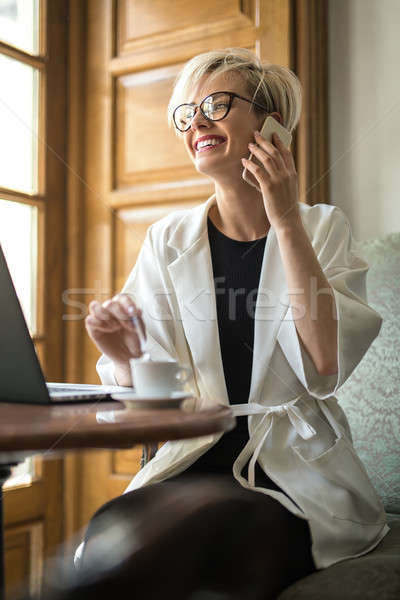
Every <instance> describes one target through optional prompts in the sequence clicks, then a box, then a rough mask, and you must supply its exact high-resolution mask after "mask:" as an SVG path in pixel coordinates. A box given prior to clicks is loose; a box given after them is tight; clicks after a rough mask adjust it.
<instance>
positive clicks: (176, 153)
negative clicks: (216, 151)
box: [115, 65, 195, 187]
mask: <svg viewBox="0 0 400 600" xmlns="http://www.w3.org/2000/svg"><path fill="white" fill-rule="evenodd" d="M179 66H180V65H179ZM177 72H178V65H177V66H174V68H171V67H168V68H163V69H155V70H146V71H144V72H142V73H135V74H132V75H126V76H124V77H120V78H119V79H118V80H117V85H116V98H115V102H116V110H117V118H116V127H115V145H116V165H115V170H116V183H115V186H116V187H122V186H124V185H134V184H137V183H142V182H154V181H160V180H161V181H170V180H175V181H177V180H178V179H180V178H182V177H187V176H190V175H193V174H195V173H194V169H193V167H192V163H191V161H190V159H189V158H188V156H187V154H186V152H185V149H184V147H183V144H182V140H181V139H179V138H178V137H177V136H176V135H175V133H174V131H172V130H171V129H169V128H168V125H167V119H166V112H167V105H168V101H169V96H170V94H171V88H172V84H173V80H174V78H175V76H176V74H177Z"/></svg>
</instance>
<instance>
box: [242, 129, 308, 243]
mask: <svg viewBox="0 0 400 600" xmlns="http://www.w3.org/2000/svg"><path fill="white" fill-rule="evenodd" d="M254 137H255V140H256V142H257V143H256V144H254V143H253V144H251V143H250V144H249V149H250V152H251V153H252V154H254V156H255V157H256V158H258V160H259V161H260V163H261V164H262V166H260V165H258V164H256V163H255V161H251V160H247V159H242V163H243V166H244V167H246V168H247V169H248V170H249V171H250V172H251V173H252V174H253V175H254V177H255V179H256V180H257V181H258V184H259V186H260V188H261V193H262V196H263V200H264V206H265V211H266V213H267V217H268V220H269V222H270V224H271V227H273V228H274V229H275V231H277V230H279V229H283V228H285V227H287V226H293V225H295V226H297V225H299V224H300V223H301V218H300V211H299V208H298V205H297V203H298V178H297V172H296V167H295V164H294V159H293V155H292V153H291V151H290V150H289V149H288V148H286V147H285V146H284V144H283V143H282V141H281V139H280V138H279V136H278V134H276V133H274V134H273V141H274V144H275V145H274V144H271V143H270V142H267V140H265V139H264V138H263V137H262V136H261V135H260V134H259V133H258V132H257V131H256V132H255V133H254Z"/></svg>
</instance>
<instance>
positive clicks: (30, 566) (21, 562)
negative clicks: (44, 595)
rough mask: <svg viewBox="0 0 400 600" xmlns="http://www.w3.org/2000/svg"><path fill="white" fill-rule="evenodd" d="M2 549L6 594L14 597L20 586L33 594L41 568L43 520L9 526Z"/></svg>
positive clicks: (39, 584)
mask: <svg viewBox="0 0 400 600" xmlns="http://www.w3.org/2000/svg"><path fill="white" fill-rule="evenodd" d="M5 550H6V555H5V557H6V558H5V568H6V574H7V577H6V590H7V597H8V598H15V597H16V595H17V593H18V590H21V588H23V589H25V590H26V591H29V592H30V594H32V595H36V594H38V593H39V591H40V587H41V578H42V570H43V523H42V522H40V521H37V522H31V523H24V524H23V525H20V526H18V527H10V528H8V529H7V530H6V531H5Z"/></svg>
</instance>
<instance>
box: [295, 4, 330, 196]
mask: <svg viewBox="0 0 400 600" xmlns="http://www.w3.org/2000/svg"><path fill="white" fill-rule="evenodd" d="M294 23H295V24H294V29H295V31H296V37H295V52H294V55H295V69H296V73H297V74H298V76H299V78H300V80H301V82H302V84H303V93H304V94H303V111H302V116H301V119H300V123H299V126H298V131H297V138H298V153H297V167H298V169H297V170H298V173H299V193H300V199H301V200H302V201H303V202H306V203H307V204H310V205H314V204H316V203H319V202H325V203H327V204H329V201H330V199H329V138H328V135H327V131H328V59H327V2H326V0H296V2H295V12H294Z"/></svg>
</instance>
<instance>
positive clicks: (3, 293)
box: [0, 245, 133, 404]
mask: <svg viewBox="0 0 400 600" xmlns="http://www.w3.org/2000/svg"><path fill="white" fill-rule="evenodd" d="M132 391H133V388H127V387H120V386H110V385H85V384H74V383H70V384H68V383H46V381H45V378H44V375H43V371H42V369H41V367H40V363H39V360H38V357H37V355H36V350H35V346H34V344H33V341H32V338H31V336H30V334H29V330H28V327H27V324H26V321H25V317H24V314H23V312H22V308H21V305H20V303H19V300H18V297H17V294H16V291H15V288H14V285H13V282H12V279H11V275H10V272H9V270H8V266H7V262H6V259H5V256H4V253H3V250H2V248H1V245H0V402H25V403H30V404H52V403H60V402H92V401H96V400H111V394H113V393H116V392H117V393H118V394H120V393H125V392H126V393H127V394H129V393H132Z"/></svg>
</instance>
